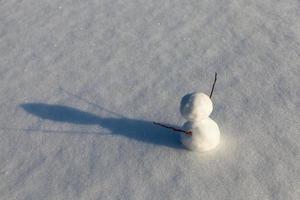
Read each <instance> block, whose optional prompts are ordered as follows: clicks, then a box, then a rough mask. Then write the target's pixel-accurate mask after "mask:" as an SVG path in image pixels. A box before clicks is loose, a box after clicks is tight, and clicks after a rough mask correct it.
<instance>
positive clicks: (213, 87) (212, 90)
mask: <svg viewBox="0 0 300 200" xmlns="http://www.w3.org/2000/svg"><path fill="white" fill-rule="evenodd" d="M216 82H217V72H215V81H214V84H213V86H212V88H211V92H210V95H209V98H211V97H212V94H213V92H214V89H215V84H216Z"/></svg>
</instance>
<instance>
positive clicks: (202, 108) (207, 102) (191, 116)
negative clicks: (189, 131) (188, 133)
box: [180, 92, 213, 121]
mask: <svg viewBox="0 0 300 200" xmlns="http://www.w3.org/2000/svg"><path fill="white" fill-rule="evenodd" d="M212 110H213V103H212V101H211V99H210V98H209V96H207V95H206V94H204V93H201V92H197V93H192V94H187V95H185V96H184V97H182V99H181V102H180V112H181V114H182V116H183V117H184V118H185V119H187V120H188V121H198V120H202V119H205V118H207V117H208V116H209V115H210V113H211V112H212Z"/></svg>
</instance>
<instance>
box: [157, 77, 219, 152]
mask: <svg viewBox="0 0 300 200" xmlns="http://www.w3.org/2000/svg"><path fill="white" fill-rule="evenodd" d="M216 81H217V73H215V81H214V83H213V86H212V90H211V92H210V95H209V96H207V95H206V94H204V93H202V92H195V93H191V94H187V95H185V96H184V97H182V99H181V102H180V113H181V114H182V116H183V117H184V118H185V119H186V120H187V122H185V123H184V125H183V129H178V128H174V127H170V126H167V125H164V124H161V123H157V122H153V123H154V124H155V125H159V126H162V127H165V128H169V129H172V130H173V131H177V132H181V133H182V134H181V142H182V144H183V145H184V146H185V147H186V148H187V149H190V150H193V151H199V152H204V151H209V150H212V149H214V148H215V147H216V146H217V145H218V144H219V143H220V130H219V127H218V124H217V123H216V122H215V121H214V120H212V119H211V118H210V117H209V115H210V114H211V112H212V110H213V103H212V101H211V97H212V93H213V91H214V88H215V84H216Z"/></svg>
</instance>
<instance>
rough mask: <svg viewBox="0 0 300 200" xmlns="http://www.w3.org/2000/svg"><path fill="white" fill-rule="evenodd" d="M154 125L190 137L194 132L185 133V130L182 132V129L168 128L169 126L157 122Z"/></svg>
mask: <svg viewBox="0 0 300 200" xmlns="http://www.w3.org/2000/svg"><path fill="white" fill-rule="evenodd" d="M153 124H155V125H158V126H162V127H164V128H168V129H172V130H173V131H177V132H181V133H184V134H186V135H190V136H191V135H192V131H185V130H182V129H178V128H174V127H171V126H167V125H164V124H161V123H157V122H153Z"/></svg>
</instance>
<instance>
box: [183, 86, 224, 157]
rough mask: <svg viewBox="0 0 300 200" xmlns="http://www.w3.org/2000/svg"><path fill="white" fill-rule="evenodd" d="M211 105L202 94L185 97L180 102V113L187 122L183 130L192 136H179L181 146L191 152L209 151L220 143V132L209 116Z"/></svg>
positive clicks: (207, 97) (207, 98)
mask: <svg viewBox="0 0 300 200" xmlns="http://www.w3.org/2000/svg"><path fill="white" fill-rule="evenodd" d="M212 110H213V103H212V101H211V99H210V97H209V96H207V95H206V94H204V93H202V92H196V93H192V94H187V95H185V96H184V97H183V98H182V99H181V102H180V112H181V114H182V116H183V117H184V118H185V119H186V120H187V122H186V123H184V125H183V129H184V130H186V131H188V132H191V133H192V134H190V135H188V134H181V142H182V144H183V145H184V146H185V147H186V148H188V149H190V150H193V151H200V152H204V151H209V150H212V149H214V148H215V147H216V146H217V145H218V144H219V143H220V130H219V127H218V125H217V123H216V122H215V121H214V120H212V119H211V118H210V117H209V115H210V114H211V112H212Z"/></svg>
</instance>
